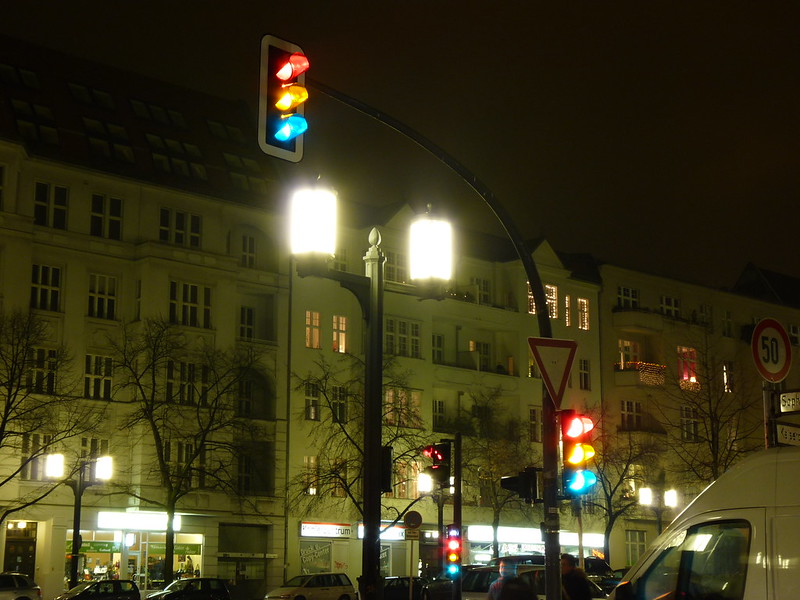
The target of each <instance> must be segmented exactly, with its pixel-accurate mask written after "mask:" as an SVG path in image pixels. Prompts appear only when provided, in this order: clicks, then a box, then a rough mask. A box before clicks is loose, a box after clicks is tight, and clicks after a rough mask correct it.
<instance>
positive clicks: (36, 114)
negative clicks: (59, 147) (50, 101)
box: [11, 99, 59, 144]
mask: <svg viewBox="0 0 800 600" xmlns="http://www.w3.org/2000/svg"><path fill="white" fill-rule="evenodd" d="M11 108H12V109H13V111H14V116H15V118H16V122H17V130H18V131H19V133H20V135H21V136H22V137H23V138H25V139H26V140H29V141H33V142H42V143H44V144H58V143H59V140H58V130H57V129H56V127H55V116H54V115H53V111H52V109H51V108H50V107H49V106H44V105H42V104H33V103H30V102H26V101H24V100H17V99H12V100H11Z"/></svg>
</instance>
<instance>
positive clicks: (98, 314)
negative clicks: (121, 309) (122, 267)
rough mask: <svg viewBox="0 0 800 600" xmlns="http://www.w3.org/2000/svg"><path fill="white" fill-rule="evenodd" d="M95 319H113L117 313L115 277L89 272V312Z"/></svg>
mask: <svg viewBox="0 0 800 600" xmlns="http://www.w3.org/2000/svg"><path fill="white" fill-rule="evenodd" d="M88 314H89V316H90V317H95V318H97V319H114V318H115V317H116V314H117V278H116V277H112V276H110V275H100V274H98V273H89V312H88Z"/></svg>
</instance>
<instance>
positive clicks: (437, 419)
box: [433, 398, 446, 431]
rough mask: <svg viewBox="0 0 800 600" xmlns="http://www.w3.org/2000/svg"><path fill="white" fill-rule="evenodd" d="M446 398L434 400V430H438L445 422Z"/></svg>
mask: <svg viewBox="0 0 800 600" xmlns="http://www.w3.org/2000/svg"><path fill="white" fill-rule="evenodd" d="M444 406H445V405H444V400H437V399H435V398H434V400H433V430H434V431H438V430H439V428H441V427H443V426H444V422H445V414H446V413H445V407H444Z"/></svg>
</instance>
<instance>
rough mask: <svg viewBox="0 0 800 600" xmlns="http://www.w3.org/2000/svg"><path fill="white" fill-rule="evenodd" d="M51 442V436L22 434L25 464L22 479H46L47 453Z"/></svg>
mask: <svg viewBox="0 0 800 600" xmlns="http://www.w3.org/2000/svg"><path fill="white" fill-rule="evenodd" d="M51 441H52V436H51V435H49V434H40V433H23V434H22V460H23V461H24V463H25V464H23V465H22V471H21V473H20V477H22V479H26V480H34V481H42V480H43V479H44V478H45V453H46V452H47V450H48V449H49V446H50V443H51Z"/></svg>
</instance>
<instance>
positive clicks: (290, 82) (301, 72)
mask: <svg viewBox="0 0 800 600" xmlns="http://www.w3.org/2000/svg"><path fill="white" fill-rule="evenodd" d="M308 67H309V62H308V58H307V57H306V55H305V54H304V53H303V51H302V50H301V49H300V47H299V46H296V45H295V44H292V43H291V42H287V41H286V40H282V39H280V38H277V37H275V36H272V35H265V36H264V37H263V38H261V80H260V84H259V98H258V144H259V146H260V147H261V150H262V152H264V153H265V154H269V155H270V156H276V157H278V158H282V159H284V160H288V161H290V162H299V161H300V160H301V159H302V158H303V133H305V131H306V130H307V129H308V123H307V122H306V119H305V117H304V116H303V112H304V103H305V101H306V100H307V99H308V90H307V89H306V87H305V72H306V71H307V70H308Z"/></svg>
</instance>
